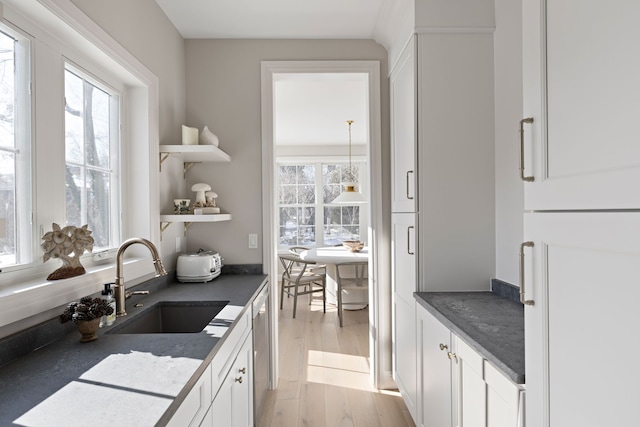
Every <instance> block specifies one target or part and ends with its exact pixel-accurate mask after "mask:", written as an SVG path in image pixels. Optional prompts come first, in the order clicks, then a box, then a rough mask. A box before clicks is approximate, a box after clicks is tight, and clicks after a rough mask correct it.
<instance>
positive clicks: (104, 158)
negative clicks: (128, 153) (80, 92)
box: [85, 82, 110, 169]
mask: <svg viewBox="0 0 640 427" xmlns="http://www.w3.org/2000/svg"><path fill="white" fill-rule="evenodd" d="M85 96H86V97H87V104H90V105H91V109H90V110H88V111H87V120H91V121H92V122H93V126H87V164H89V165H92V166H98V167H101V168H105V169H106V168H108V167H109V141H110V135H109V129H110V127H109V94H108V93H106V92H104V91H102V90H100V89H98V88H96V87H95V86H93V85H92V84H90V83H87V82H85ZM90 131H93V135H91V134H89V132H90ZM91 140H93V144H91V143H90V141H91Z"/></svg>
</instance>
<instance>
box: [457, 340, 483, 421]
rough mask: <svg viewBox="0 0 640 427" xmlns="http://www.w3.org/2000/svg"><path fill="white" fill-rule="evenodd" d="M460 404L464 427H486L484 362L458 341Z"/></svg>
mask: <svg viewBox="0 0 640 427" xmlns="http://www.w3.org/2000/svg"><path fill="white" fill-rule="evenodd" d="M457 349H458V351H457V359H458V369H459V371H458V379H459V380H458V381H459V382H458V389H459V393H458V396H459V398H460V401H459V402H458V405H459V411H460V420H461V425H462V426H463V427H486V425H487V388H486V384H485V382H484V372H483V371H484V360H483V358H482V357H481V356H480V355H479V354H478V353H476V352H475V350H473V349H472V348H471V347H469V346H468V345H467V344H466V343H465V342H464V341H462V340H461V339H458V340H457Z"/></svg>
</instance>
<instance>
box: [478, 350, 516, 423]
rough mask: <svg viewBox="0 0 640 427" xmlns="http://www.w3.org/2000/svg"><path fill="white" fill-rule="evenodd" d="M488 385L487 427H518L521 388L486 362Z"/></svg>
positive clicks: (485, 377)
mask: <svg viewBox="0 0 640 427" xmlns="http://www.w3.org/2000/svg"><path fill="white" fill-rule="evenodd" d="M484 381H485V382H486V384H487V427H516V426H517V425H518V422H519V417H520V414H519V407H520V405H519V404H520V388H519V387H518V386H517V385H515V384H514V383H512V382H511V381H509V380H508V379H507V378H506V377H505V376H504V375H502V374H501V373H500V372H499V371H498V370H497V369H496V368H494V367H493V366H491V364H490V363H489V362H487V361H485V362H484Z"/></svg>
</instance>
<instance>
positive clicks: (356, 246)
mask: <svg viewBox="0 0 640 427" xmlns="http://www.w3.org/2000/svg"><path fill="white" fill-rule="evenodd" d="M342 246H344V247H345V248H347V249H349V250H350V251H351V252H360V251H361V250H362V248H364V242H361V241H360V240H345V241H343V242H342Z"/></svg>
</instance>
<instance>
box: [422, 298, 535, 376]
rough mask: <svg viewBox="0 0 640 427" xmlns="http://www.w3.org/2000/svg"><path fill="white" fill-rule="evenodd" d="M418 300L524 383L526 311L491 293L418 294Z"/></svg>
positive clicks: (457, 333)
mask: <svg viewBox="0 0 640 427" xmlns="http://www.w3.org/2000/svg"><path fill="white" fill-rule="evenodd" d="M414 296H415V299H416V301H417V302H418V303H419V304H420V305H421V306H422V307H424V308H425V309H426V310H427V311H428V312H429V313H431V314H433V315H434V316H435V317H436V318H437V319H438V320H439V321H440V322H442V323H443V324H444V325H445V326H446V327H447V328H449V329H450V330H452V331H453V332H454V333H455V334H456V335H457V336H458V337H460V338H461V339H462V340H463V341H464V342H466V343H467V344H468V345H470V346H471V347H472V348H474V349H475V350H476V351H477V352H478V353H479V354H480V355H482V356H483V357H484V358H485V359H487V360H488V361H489V362H491V364H493V365H494V366H495V367H496V368H498V369H499V370H501V371H502V372H503V373H504V374H505V375H506V376H507V377H508V378H509V379H511V381H513V382H515V383H516V384H524V379H525V378H524V372H525V371H524V309H523V306H522V304H520V303H518V302H515V301H512V300H509V299H506V298H502V297H499V296H497V295H495V294H493V293H491V292H416V293H414Z"/></svg>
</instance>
